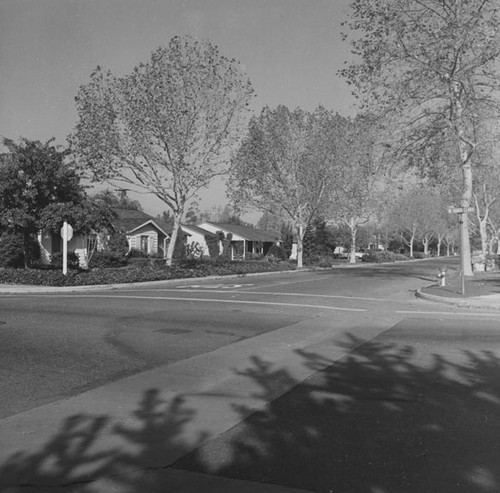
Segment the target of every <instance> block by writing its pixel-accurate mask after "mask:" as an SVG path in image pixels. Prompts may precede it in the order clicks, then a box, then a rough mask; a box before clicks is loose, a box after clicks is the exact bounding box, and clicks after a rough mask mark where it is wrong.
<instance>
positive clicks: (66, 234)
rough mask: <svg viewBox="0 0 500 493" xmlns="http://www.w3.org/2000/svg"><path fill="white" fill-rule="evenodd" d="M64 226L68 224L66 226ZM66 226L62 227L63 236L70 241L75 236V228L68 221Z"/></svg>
mask: <svg viewBox="0 0 500 493" xmlns="http://www.w3.org/2000/svg"><path fill="white" fill-rule="evenodd" d="M64 226H66V228H65V227H64ZM64 226H63V227H62V228H61V238H62V239H63V240H66V241H69V240H71V238H73V228H72V227H71V225H69V224H67V223H64Z"/></svg>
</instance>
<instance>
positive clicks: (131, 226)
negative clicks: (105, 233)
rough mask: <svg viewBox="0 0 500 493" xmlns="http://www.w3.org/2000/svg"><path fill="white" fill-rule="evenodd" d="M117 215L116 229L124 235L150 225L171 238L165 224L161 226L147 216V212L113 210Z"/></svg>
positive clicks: (154, 219)
mask: <svg viewBox="0 0 500 493" xmlns="http://www.w3.org/2000/svg"><path fill="white" fill-rule="evenodd" d="M113 212H114V213H115V214H116V216H117V217H116V219H115V221H114V227H115V230H116V231H120V232H122V233H133V232H134V231H135V230H136V229H139V228H140V227H142V226H145V225H146V224H148V223H150V224H152V225H153V226H154V227H156V229H158V230H159V231H160V232H162V233H163V234H164V235H165V236H170V235H171V231H170V232H167V231H166V230H167V229H168V228H167V227H166V226H165V225H164V224H162V225H160V224H159V221H157V220H156V218H154V217H153V216H150V215H149V214H146V213H145V212H142V211H138V210H135V209H118V208H116V209H113Z"/></svg>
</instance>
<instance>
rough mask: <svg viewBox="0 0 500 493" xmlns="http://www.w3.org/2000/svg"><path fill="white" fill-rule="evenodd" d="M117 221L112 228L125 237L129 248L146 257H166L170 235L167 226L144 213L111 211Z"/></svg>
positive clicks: (127, 210)
mask: <svg viewBox="0 0 500 493" xmlns="http://www.w3.org/2000/svg"><path fill="white" fill-rule="evenodd" d="M113 210H114V212H115V213H116V215H117V219H116V221H115V222H114V224H113V226H114V229H115V231H116V232H119V233H123V234H125V235H126V236H127V240H128V244H129V248H130V249H131V250H140V251H141V252H143V253H145V254H148V255H158V254H160V255H162V256H163V257H165V256H166V252H167V245H168V241H169V240H170V234H171V231H170V233H168V232H167V231H166V229H167V226H165V225H164V224H161V223H160V222H159V221H158V220H157V219H155V218H154V217H153V216H150V215H149V214H146V213H145V212H142V211H138V210H134V209H113Z"/></svg>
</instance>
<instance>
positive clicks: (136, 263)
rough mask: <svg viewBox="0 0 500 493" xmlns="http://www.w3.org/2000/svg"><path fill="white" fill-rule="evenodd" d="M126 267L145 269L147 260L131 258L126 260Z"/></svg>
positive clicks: (144, 258) (145, 258) (147, 263)
mask: <svg viewBox="0 0 500 493" xmlns="http://www.w3.org/2000/svg"><path fill="white" fill-rule="evenodd" d="M127 265H130V266H131V267H147V266H148V265H149V259H148V258H147V257H132V258H129V259H128V260H127Z"/></svg>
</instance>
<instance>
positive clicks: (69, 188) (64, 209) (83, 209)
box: [0, 139, 111, 264]
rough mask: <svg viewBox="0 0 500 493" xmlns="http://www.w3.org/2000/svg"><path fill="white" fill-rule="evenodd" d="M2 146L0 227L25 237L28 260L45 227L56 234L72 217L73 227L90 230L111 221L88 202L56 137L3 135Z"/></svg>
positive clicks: (25, 250) (99, 207)
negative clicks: (35, 138)
mask: <svg viewBox="0 0 500 493" xmlns="http://www.w3.org/2000/svg"><path fill="white" fill-rule="evenodd" d="M4 145H5V146H6V147H7V149H8V150H9V153H8V154H6V155H4V156H3V159H2V161H1V162H0V169H1V173H2V180H0V231H3V232H9V233H18V234H20V235H22V237H23V239H24V258H25V262H26V264H29V263H30V262H31V260H32V259H31V258H30V252H32V249H31V248H30V247H29V245H30V244H31V243H32V242H33V240H34V239H35V238H36V236H37V234H38V232H39V231H40V230H42V229H45V230H47V231H51V232H55V231H58V230H59V229H60V228H61V226H62V223H63V222H64V221H68V222H71V223H72V225H73V227H74V229H75V231H78V232H89V231H90V230H91V229H92V228H97V227H101V226H104V225H109V224H110V221H111V214H110V212H109V211H108V210H107V209H106V208H103V207H101V206H99V205H98V204H94V203H92V202H89V201H88V200H87V197H86V194H85V189H84V187H83V185H82V184H81V182H80V175H79V174H78V172H77V171H76V169H75V167H74V166H73V164H72V163H71V162H70V161H68V152H67V150H59V149H58V148H57V147H56V146H55V145H53V144H52V140H49V141H48V142H46V143H41V142H39V141H32V140H28V139H22V140H21V142H20V143H19V144H17V143H15V142H14V141H12V140H10V139H4Z"/></svg>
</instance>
